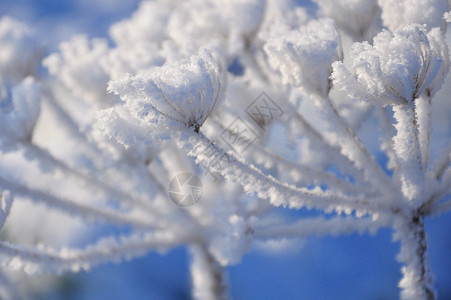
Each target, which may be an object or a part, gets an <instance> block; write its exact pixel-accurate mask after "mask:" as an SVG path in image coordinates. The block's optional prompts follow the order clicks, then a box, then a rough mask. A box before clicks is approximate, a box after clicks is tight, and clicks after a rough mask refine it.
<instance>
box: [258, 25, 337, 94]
mask: <svg viewBox="0 0 451 300" xmlns="http://www.w3.org/2000/svg"><path fill="white" fill-rule="evenodd" d="M264 50H265V52H266V53H267V55H268V57H269V62H270V64H271V66H272V67H273V68H274V69H275V70H278V71H279V72H280V73H281V74H282V77H283V80H284V81H285V82H286V83H290V84H292V85H293V86H297V87H300V88H302V89H304V90H305V91H306V92H308V93H313V94H319V95H327V93H328V91H329V88H330V81H329V77H330V72H331V64H332V62H334V61H336V60H341V59H342V57H343V53H342V48H341V39H340V35H339V33H338V31H337V29H336V27H335V24H334V22H333V21H332V20H330V19H321V20H317V21H311V22H310V23H308V24H307V25H306V26H304V27H301V28H299V29H298V30H291V29H289V27H288V26H284V25H280V24H279V25H274V27H273V28H272V34H270V37H269V38H268V41H267V42H266V44H265V46H264Z"/></svg>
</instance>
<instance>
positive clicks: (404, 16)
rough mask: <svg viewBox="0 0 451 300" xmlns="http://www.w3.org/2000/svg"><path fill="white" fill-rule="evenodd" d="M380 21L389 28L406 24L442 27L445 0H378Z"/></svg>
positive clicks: (446, 4) (392, 28)
mask: <svg viewBox="0 0 451 300" xmlns="http://www.w3.org/2000/svg"><path fill="white" fill-rule="evenodd" d="M377 2H378V4H379V6H380V7H381V10H382V15H381V17H382V22H383V24H384V26H386V27H388V29H390V30H396V29H399V28H402V27H404V26H406V25H408V24H412V23H418V24H425V25H426V26H427V28H428V29H431V28H433V27H444V20H443V14H444V13H445V12H447V11H449V6H448V1H447V0H378V1H377Z"/></svg>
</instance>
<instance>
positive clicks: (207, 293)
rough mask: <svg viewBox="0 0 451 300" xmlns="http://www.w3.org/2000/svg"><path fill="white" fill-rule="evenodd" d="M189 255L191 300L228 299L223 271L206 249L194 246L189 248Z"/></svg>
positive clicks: (202, 246)
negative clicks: (191, 287)
mask: <svg viewBox="0 0 451 300" xmlns="http://www.w3.org/2000/svg"><path fill="white" fill-rule="evenodd" d="M190 253H191V266H190V268H191V279H192V284H193V290H192V293H193V295H192V296H193V299H196V300H226V299H229V297H228V292H227V283H226V281H227V280H226V279H227V278H226V274H225V269H224V268H223V267H222V266H221V265H220V264H219V263H218V262H217V261H216V260H215V258H214V257H213V255H211V254H210V253H209V252H208V249H207V247H205V246H204V245H201V244H194V245H192V246H190Z"/></svg>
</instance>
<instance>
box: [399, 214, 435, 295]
mask: <svg viewBox="0 0 451 300" xmlns="http://www.w3.org/2000/svg"><path fill="white" fill-rule="evenodd" d="M399 227H400V228H397V230H398V231H399V232H400V235H401V238H400V239H401V244H402V245H401V253H400V256H399V259H400V260H401V261H402V262H403V263H405V264H406V266H405V267H403V268H402V272H403V279H402V280H401V282H400V283H399V285H400V287H401V288H402V289H403V290H402V292H401V299H405V300H407V299H409V300H410V299H418V300H420V299H421V300H426V299H427V300H433V299H435V292H434V289H433V285H432V274H431V269H430V265H429V259H428V257H427V242H426V234H425V231H424V215H423V213H422V209H421V208H420V209H418V210H416V211H415V212H414V213H413V215H411V216H407V217H406V218H405V219H404V220H403V222H401V224H400V225H399Z"/></svg>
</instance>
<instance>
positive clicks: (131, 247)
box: [0, 230, 194, 274]
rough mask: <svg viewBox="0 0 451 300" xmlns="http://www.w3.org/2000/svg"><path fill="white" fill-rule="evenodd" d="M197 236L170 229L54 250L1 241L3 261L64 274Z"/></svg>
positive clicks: (32, 270)
mask: <svg viewBox="0 0 451 300" xmlns="http://www.w3.org/2000/svg"><path fill="white" fill-rule="evenodd" d="M193 239H194V237H192V236H189V235H184V234H183V233H175V232H174V231H173V230H171V231H156V232H150V233H133V234H131V235H128V236H120V237H108V238H102V239H100V240H99V241H97V242H96V243H95V244H93V245H90V246H87V247H86V248H85V249H62V250H60V251H55V250H52V249H44V248H42V247H38V248H34V247H24V246H20V245H14V244H11V243H9V242H0V257H2V260H1V264H2V265H3V266H4V267H8V268H10V269H15V270H24V271H26V272H27V273H30V274H33V273H62V272H66V271H71V272H78V271H80V270H82V269H83V270H89V269H90V268H91V267H93V266H96V265H98V264H101V263H106V262H111V261H115V262H117V261H120V260H122V259H127V258H130V257H136V256H143V255H145V254H146V253H147V252H148V251H149V250H151V249H166V248H172V247H176V246H178V245H182V244H185V243H188V242H191V241H193Z"/></svg>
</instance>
